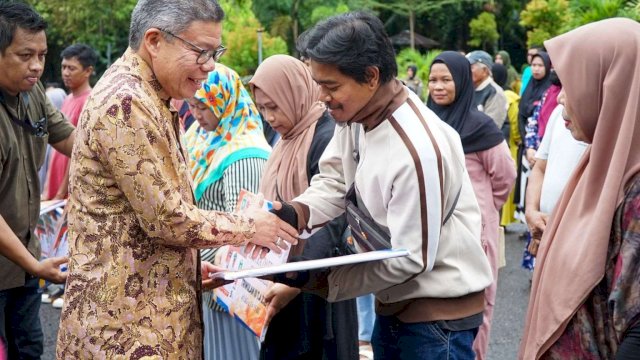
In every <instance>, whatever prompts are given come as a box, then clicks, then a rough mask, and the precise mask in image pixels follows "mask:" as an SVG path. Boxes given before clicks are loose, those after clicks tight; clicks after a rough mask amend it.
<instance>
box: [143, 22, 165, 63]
mask: <svg viewBox="0 0 640 360" xmlns="http://www.w3.org/2000/svg"><path fill="white" fill-rule="evenodd" d="M162 40H164V37H163V36H162V33H161V32H160V30H158V29H156V28H151V29H149V30H147V31H145V33H144V37H143V38H142V46H144V47H145V48H146V50H147V52H148V53H149V55H150V56H151V57H152V58H155V57H157V56H158V53H159V52H160V47H161V46H162V45H163V43H164V42H163V41H162Z"/></svg>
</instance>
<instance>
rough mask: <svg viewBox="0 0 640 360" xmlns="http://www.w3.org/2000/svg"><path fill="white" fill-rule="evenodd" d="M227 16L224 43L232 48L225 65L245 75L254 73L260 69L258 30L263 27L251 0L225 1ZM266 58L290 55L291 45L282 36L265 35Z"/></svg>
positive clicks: (263, 36)
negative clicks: (255, 13) (288, 50)
mask: <svg viewBox="0 0 640 360" xmlns="http://www.w3.org/2000/svg"><path fill="white" fill-rule="evenodd" d="M220 5H222V8H223V9H224V11H225V13H227V16H226V20H225V22H224V26H223V29H224V31H223V33H222V38H223V43H224V44H225V46H226V47H227V48H228V49H229V50H227V52H226V53H225V55H224V57H223V58H222V62H223V63H224V64H225V65H227V66H229V67H231V68H233V69H234V70H235V71H236V72H238V74H240V75H241V76H246V75H250V74H252V73H253V72H254V71H255V69H256V68H257V67H258V30H259V29H262V24H260V22H259V21H258V19H257V18H256V17H255V15H254V14H253V12H252V10H251V6H252V4H251V0H243V1H241V2H238V1H233V0H221V1H220ZM262 48H263V56H264V57H265V58H266V57H268V56H270V55H273V54H286V53H287V44H286V43H285V41H284V40H283V39H282V38H280V37H278V36H271V35H269V34H268V33H264V32H263V33H262Z"/></svg>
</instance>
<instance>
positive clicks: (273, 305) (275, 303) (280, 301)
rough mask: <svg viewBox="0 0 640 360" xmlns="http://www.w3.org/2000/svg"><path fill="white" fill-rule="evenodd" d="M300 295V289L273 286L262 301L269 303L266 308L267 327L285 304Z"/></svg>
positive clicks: (278, 285) (280, 285) (282, 285)
mask: <svg viewBox="0 0 640 360" xmlns="http://www.w3.org/2000/svg"><path fill="white" fill-rule="evenodd" d="M298 294H300V289H296V288H292V287H288V286H287V285H284V284H277V283H276V284H273V286H272V287H271V289H269V291H268V292H267V294H266V295H265V297H264V299H265V300H266V301H267V302H268V303H269V305H268V306H267V325H268V324H269V323H270V322H271V319H273V317H274V316H275V315H276V314H277V313H279V312H280V310H282V309H283V308H284V307H285V306H287V304H289V303H290V302H291V300H293V299H294V298H295V297H296V296H298Z"/></svg>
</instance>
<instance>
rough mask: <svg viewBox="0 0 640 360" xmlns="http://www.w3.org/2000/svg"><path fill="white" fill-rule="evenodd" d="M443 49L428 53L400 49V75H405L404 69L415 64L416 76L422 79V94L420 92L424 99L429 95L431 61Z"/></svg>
mask: <svg viewBox="0 0 640 360" xmlns="http://www.w3.org/2000/svg"><path fill="white" fill-rule="evenodd" d="M441 52H442V51H441V50H431V51H429V52H427V53H426V54H421V53H420V52H419V51H416V50H413V49H410V48H406V49H403V50H402V51H400V53H398V55H397V56H396V64H397V65H398V72H399V74H398V75H399V76H400V77H401V78H402V77H403V76H404V73H403V71H405V70H406V69H407V67H409V65H415V66H416V67H417V68H418V71H416V76H417V77H419V78H420V80H422V84H423V86H422V92H423V93H422V94H419V95H420V97H421V98H422V99H426V96H427V84H428V83H429V72H430V71H431V63H432V62H433V59H435V58H436V56H438V55H439V54H440V53H441Z"/></svg>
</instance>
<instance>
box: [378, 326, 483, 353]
mask: <svg viewBox="0 0 640 360" xmlns="http://www.w3.org/2000/svg"><path fill="white" fill-rule="evenodd" d="M477 332H478V328H474V329H470V330H463V331H450V330H446V329H443V328H442V327H441V326H440V325H439V324H438V322H419V323H404V322H402V321H400V320H398V319H397V318H396V317H395V316H380V315H378V316H376V324H375V325H374V327H373V337H372V339H371V343H372V345H373V356H374V358H375V359H376V360H388V359H400V360H417V359H429V360H474V359H475V353H474V352H473V339H474V338H475V336H476V333H477Z"/></svg>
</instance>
